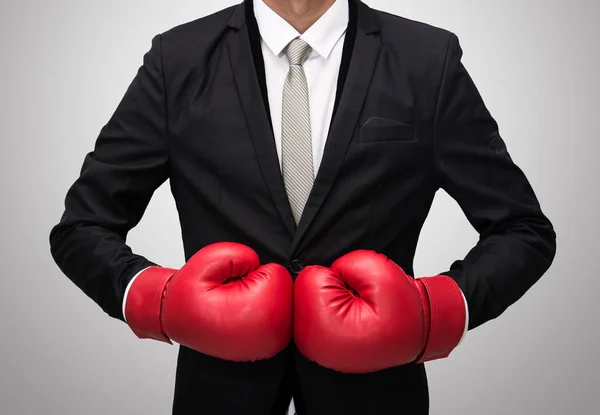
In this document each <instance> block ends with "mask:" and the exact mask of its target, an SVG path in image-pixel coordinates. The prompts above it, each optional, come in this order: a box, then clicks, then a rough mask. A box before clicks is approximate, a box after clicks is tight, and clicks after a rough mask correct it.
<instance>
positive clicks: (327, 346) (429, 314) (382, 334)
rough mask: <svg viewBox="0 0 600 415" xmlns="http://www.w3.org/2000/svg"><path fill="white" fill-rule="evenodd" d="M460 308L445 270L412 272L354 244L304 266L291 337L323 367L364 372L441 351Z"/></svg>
mask: <svg viewBox="0 0 600 415" xmlns="http://www.w3.org/2000/svg"><path fill="white" fill-rule="evenodd" d="M465 322H466V310H465V303H464V298H463V296H462V293H461V291H460V288H459V287H458V285H457V284H456V283H455V282H454V280H452V279H451V278H450V277H446V276H436V277H427V278H421V279H413V278H412V277H410V276H408V275H407V274H406V273H405V272H404V271H403V270H402V268H400V267H399V266H398V265H396V264H395V263H394V262H393V261H391V260H389V259H388V258H387V257H386V256H385V255H383V254H378V253H376V252H373V251H365V250H360V251H354V252H351V253H349V254H346V255H344V256H342V257H341V258H339V259H338V260H336V261H335V262H334V263H333V265H332V266H331V268H325V267H321V266H310V267H306V268H305V269H304V270H303V271H302V272H301V273H300V275H298V278H297V279H296V282H295V286H294V339H295V342H296V345H297V346H298V350H299V351H300V352H301V353H302V354H303V355H304V356H305V357H306V358H307V359H309V360H312V361H314V362H316V363H318V364H319V365H321V366H323V367H327V368H330V369H333V370H337V371H339V372H345V373H367V372H375V371H378V370H382V369H386V368H389V367H394V366H400V365H404V364H407V363H411V362H418V363H420V362H423V361H427V360H431V359H437V358H441V357H446V356H448V354H449V353H450V352H451V351H452V349H454V348H455V347H456V346H457V345H458V343H459V342H460V339H461V338H462V335H463V332H464V328H465Z"/></svg>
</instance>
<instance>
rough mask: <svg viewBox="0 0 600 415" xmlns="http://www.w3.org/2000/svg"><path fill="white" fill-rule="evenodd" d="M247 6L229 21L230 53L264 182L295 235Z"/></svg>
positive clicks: (228, 44) (237, 10)
mask: <svg viewBox="0 0 600 415" xmlns="http://www.w3.org/2000/svg"><path fill="white" fill-rule="evenodd" d="M251 5H252V3H251V2H250V6H251ZM245 6H246V7H248V4H240V5H239V6H238V7H237V8H236V10H235V11H234V13H233V15H232V16H231V18H230V20H229V26H230V27H232V28H234V29H235V30H233V31H231V33H230V36H228V38H227V40H226V47H227V52H228V54H229V59H230V61H231V66H232V68H231V69H232V71H233V75H234V78H235V83H236V85H237V90H238V94H239V98H240V102H241V104H242V108H243V111H244V114H245V117H246V123H247V125H248V129H249V132H250V136H251V137H252V142H253V145H254V150H255V151H256V156H257V158H258V162H259V164H260V168H261V171H262V174H263V177H264V180H265V182H266V183H267V187H268V188H269V192H270V193H271V197H272V199H273V202H274V203H275V206H276V207H277V210H278V212H279V214H280V216H281V218H282V219H283V221H284V223H285V225H286V228H287V229H288V231H289V232H290V235H293V233H294V230H295V228H296V224H295V222H294V217H293V214H292V210H291V208H290V204H289V202H288V198H287V194H286V191H285V187H284V184H283V178H282V176H281V170H280V168H279V159H278V157H277V149H276V146H275V138H274V137H273V130H272V128H271V125H270V124H269V118H268V114H267V113H266V111H265V106H264V105H263V104H264V102H263V97H262V95H261V90H260V85H259V83H258V79H257V76H256V68H255V67H254V59H253V56H252V50H251V46H250V37H249V33H248V25H247V24H246V19H245V10H244V7H245Z"/></svg>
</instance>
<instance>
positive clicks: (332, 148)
mask: <svg viewBox="0 0 600 415" xmlns="http://www.w3.org/2000/svg"><path fill="white" fill-rule="evenodd" d="M350 1H353V0H350ZM355 6H356V7H357V13H358V16H357V18H358V23H357V24H358V25H357V31H356V40H355V43H354V47H353V49H352V57H351V59H350V65H349V68H348V75H347V77H346V81H345V84H344V87H343V91H342V95H341V98H340V102H339V106H338V108H337V111H336V113H335V115H334V118H333V120H332V124H331V128H330V130H329V135H328V137H327V141H326V144H325V149H324V152H323V159H322V160H321V165H320V167H319V171H318V173H317V177H316V178H315V182H314V184H313V188H312V191H311V193H310V196H309V198H308V201H307V203H306V206H305V207H304V211H303V212H302V218H301V219H300V223H299V224H298V228H297V229H296V232H295V234H294V240H293V242H292V249H291V253H292V254H293V253H294V252H295V251H296V250H297V248H298V245H299V243H300V241H301V240H302V238H303V237H304V235H305V234H306V231H307V230H308V228H309V226H310V224H311V223H312V221H313V219H314V218H315V216H316V214H317V212H318V211H319V209H320V208H321V206H322V205H323V203H324V201H325V199H326V197H327V195H328V194H329V191H330V190H331V187H332V186H333V183H334V181H335V178H336V176H337V173H338V170H339V168H340V166H341V164H342V161H343V159H344V156H345V154H346V150H347V149H348V145H349V143H350V140H351V139H352V136H353V133H354V129H355V126H356V123H357V121H358V117H359V115H360V111H361V108H362V105H363V102H364V99H365V96H366V94H367V91H368V89H369V84H370V82H371V77H372V76H373V72H374V70H375V65H376V62H377V57H378V56H379V48H380V45H379V38H378V37H377V36H373V35H372V34H373V33H375V32H377V30H378V27H377V24H376V22H375V16H374V15H373V11H372V10H371V9H370V8H369V7H368V6H366V5H365V4H363V3H362V2H360V1H356V3H355Z"/></svg>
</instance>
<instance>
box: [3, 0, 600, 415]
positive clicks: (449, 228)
mask: <svg viewBox="0 0 600 415" xmlns="http://www.w3.org/2000/svg"><path fill="white" fill-rule="evenodd" d="M367 2H368V4H369V5H371V6H372V7H375V8H379V9H383V10H387V11H390V12H392V13H396V14H400V15H403V16H406V17H409V18H412V19H416V20H421V21H425V22H428V23H430V24H433V25H437V26H441V27H444V28H447V29H449V30H452V31H454V32H455V33H456V34H457V35H458V36H459V38H460V40H461V44H462V47H463V49H464V58H463V61H464V63H465V64H466V66H467V68H468V69H469V71H470V73H471V75H472V77H473V78H474V80H475V82H476V84H477V86H478V88H479V89H480V91H481V93H482V95H483V97H484V99H485V101H486V104H487V105H488V107H489V109H490V110H491V112H492V114H493V115H494V116H495V118H496V119H497V120H498V122H499V125H500V129H501V133H502V135H503V137H504V139H505V141H506V143H507V146H508V149H509V152H510V153H511V155H512V157H513V159H514V160H515V161H516V162H517V163H518V164H519V165H520V166H521V167H522V168H523V170H524V171H525V173H526V174H527V176H528V178H529V179H530V181H531V183H532V184H533V187H534V189H535V190H536V193H537V195H538V197H539V199H540V201H541V203H542V207H543V209H544V212H545V213H546V214H547V215H548V216H549V217H550V219H551V220H552V221H553V223H554V224H555V227H556V230H557V234H558V254H557V257H556V260H555V262H554V264H553V266H552V267H551V269H550V271H549V272H548V273H547V274H546V275H545V276H544V277H543V278H542V280H540V282H539V283H538V284H537V285H536V286H535V287H534V288H533V289H531V290H530V291H529V292H528V293H527V294H526V295H525V297H524V298H523V299H521V301H519V302H518V303H517V304H515V305H514V306H512V307H510V308H509V309H508V310H507V311H506V312H505V313H504V314H503V315H502V316H501V317H500V318H498V319H496V320H494V321H491V322H488V323H487V324H485V325H484V326H482V327H480V328H478V329H476V330H474V331H472V332H470V333H469V334H468V336H467V338H466V339H465V340H464V342H463V343H462V344H461V345H460V347H459V348H458V349H457V350H456V351H455V352H454V353H453V354H452V355H451V357H450V358H448V359H446V360H443V361H436V362H432V363H429V364H428V365H427V369H428V373H429V379H430V389H431V408H432V409H431V413H432V414H434V415H435V414H478V415H479V414H483V415H496V414H498V415H500V414H507V413H510V414H517V415H519V414H545V415H550V414H593V413H598V411H599V409H598V407H599V406H598V394H599V392H600V390H599V389H600V388H599V383H600V363H599V362H600V358H599V357H598V352H597V350H596V349H597V345H598V340H599V336H598V335H599V327H600V324H599V323H598V319H599V317H600V316H599V311H600V306H599V305H598V299H599V297H600V292H599V289H600V282H599V281H600V280H599V277H598V273H599V272H600V265H599V264H598V260H599V257H600V255H598V254H599V248H600V243H599V242H598V231H599V230H600V229H599V224H600V220H599V219H598V203H599V202H600V199H599V193H600V186H599V177H598V176H599V173H600V170H599V169H598V151H599V150H600V145H599V140H600V138H599V137H598V116H599V114H600V104H599V100H598V96H599V95H600V82H599V80H598V76H599V74H600V67H599V66H600V41H599V39H600V29H599V26H598V20H600V12H599V11H600V4H599V3H598V2H597V0H588V1H586V0H554V1H552V0H550V1H541V0H531V1H527V2H523V1H520V0H505V1H503V2H498V1H492V0H480V1H478V2H474V1H471V0H454V1H447V0H430V1H414V0H413V1H409V0H402V1H393V0H389V1H384V0H371V1H367ZM0 4H1V8H0V50H1V51H2V54H1V56H0V60H1V65H0V139H1V149H0V186H1V188H0V195H1V196H0V200H1V209H2V210H1V214H0V248H1V249H0V255H1V258H0V259H1V261H0V264H1V269H2V271H1V277H0V316H1V323H0V332H1V333H2V339H1V341H0V413H1V414H5V415H20V414H63V415H67V414H89V415H95V414H106V413H113V414H150V415H152V414H167V413H169V411H170V408H171V400H172V397H173V384H174V373H175V359H176V354H177V347H176V346H169V345H167V344H164V343H158V342H153V341H149V340H144V341H142V340H138V339H137V338H136V337H135V336H134V335H133V334H132V333H131V332H130V330H129V328H128V327H127V326H126V325H125V324H123V323H121V322H119V321H117V320H114V319H111V318H109V317H108V316H106V315H105V314H104V313H103V312H102V311H101V309H100V308H99V307H98V306H96V305H95V304H94V303H93V302H92V300H90V299H88V298H87V297H86V296H85V295H84V294H82V293H81V292H80V291H79V290H78V289H77V288H76V287H75V285H74V284H72V283H71V282H70V281H69V280H68V279H67V278H66V277H64V276H63V275H62V274H61V272H60V271H59V269H58V268H57V267H56V265H55V264H54V262H53V260H52V258H51V257H50V253H49V244H48V233H49V231H50V228H51V227H52V226H53V225H54V224H55V223H56V222H57V221H58V219H59V217H60V214H61V213H62V209H63V205H62V203H63V198H64V196H65V192H66V191H67V188H68V186H69V185H70V184H71V183H72V182H73V180H74V179H75V178H76V177H77V175H78V173H79V169H80V166H81V163H82V161H83V157H84V155H85V153H87V152H88V151H90V150H91V149H92V147H93V144H94V141H95V139H96V136H97V134H98V133H99V131H100V128H101V127H102V126H103V125H104V124H105V123H106V122H107V121H108V119H109V117H110V116H111V114H112V113H113V111H114V109H115V108H116V105H117V103H118V102H119V100H120V99H121V97H122V96H123V94H124V92H125V90H126V88H127V86H128V85H129V83H130V81H131V80H132V78H133V76H134V75H135V73H136V71H137V68H138V66H139V65H140V64H141V62H142V56H143V54H144V53H145V52H146V51H147V50H148V49H149V47H150V40H151V38H152V36H153V35H154V34H156V33H159V32H162V31H165V30H167V29H169V28H171V27H173V26H175V25H177V24H180V23H183V22H186V21H189V20H193V19H195V18H197V17H200V16H203V15H206V14H209V13H211V12H213V11H216V10H218V9H221V8H224V7H226V6H229V5H231V4H234V2H233V1H206V0H196V1H188V0H180V1H158V0H153V1H150V0H144V1H142V0H128V1H125V2H124V1H117V0H105V1H90V0H77V1H75V0H56V1H41V0H8V1H7V0H2V1H1V3H0ZM476 241H477V234H476V233H475V232H474V231H473V229H472V228H471V227H470V225H469V224H468V222H467V221H466V219H465V218H464V216H463V214H462V212H461V210H460V208H459V207H458V205H457V204H456V203H455V202H454V201H453V200H452V199H451V198H450V197H448V196H447V195H446V194H444V193H442V192H440V193H439V194H438V196H437V197H436V200H435V203H434V206H433V210H432V211H431V214H430V216H429V218H428V220H427V222H426V225H425V228H424V230H423V233H422V236H421V238H420V245H419V249H418V251H417V257H416V263H415V270H416V273H417V274H419V275H425V274H432V273H436V272H439V271H441V270H444V269H446V268H447V267H448V266H449V265H450V264H451V263H452V261H453V260H455V259H458V258H462V257H463V256H464V255H465V254H466V252H467V251H468V249H469V248H471V247H472V246H473V245H474V244H475V243H476ZM128 242H129V243H130V245H131V246H132V247H133V248H134V250H135V251H136V252H138V253H140V254H143V255H145V256H147V257H148V258H151V259H152V260H153V261H156V262H158V263H161V264H162V265H165V266H173V267H179V266H180V265H182V264H183V261H184V259H183V250H182V243H181V234H180V228H179V222H178V219H177V215H176V210H175V206H174V203H173V200H172V197H171V194H170V191H169V188H168V185H166V186H163V187H162V188H160V189H159V190H158V191H157V192H156V194H155V196H154V198H153V199H152V201H151V203H150V206H149V208H148V210H147V213H146V215H145V216H144V219H143V220H142V222H141V224H140V225H139V226H138V227H137V228H136V229H134V230H133V231H132V232H131V234H130V238H129V240H128ZM401 406H402V402H398V407H399V408H401Z"/></svg>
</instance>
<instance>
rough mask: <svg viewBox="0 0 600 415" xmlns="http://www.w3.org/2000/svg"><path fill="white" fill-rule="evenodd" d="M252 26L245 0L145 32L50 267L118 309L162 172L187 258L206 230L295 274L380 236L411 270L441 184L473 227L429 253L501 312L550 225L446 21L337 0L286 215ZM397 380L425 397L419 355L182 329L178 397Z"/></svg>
mask: <svg viewBox="0 0 600 415" xmlns="http://www.w3.org/2000/svg"><path fill="white" fill-rule="evenodd" d="M259 42H260V41H259V34H258V29H257V26H256V21H255V19H254V16H253V14H252V4H251V2H250V1H245V2H244V3H242V4H240V5H237V6H233V7H230V8H227V9H225V10H222V11H220V12H218V13H215V14H213V15H210V16H206V17H203V18H200V19H197V20H194V21H191V22H188V23H185V24H182V25H180V26H177V27H174V28H172V29H170V30H168V31H166V32H164V33H162V34H159V35H157V36H155V37H154V38H153V40H152V46H151V48H150V50H149V51H148V52H147V53H146V54H145V56H144V61H143V65H142V66H141V67H140V68H139V71H138V73H137V75H136V77H135V78H134V79H133V81H132V83H131V85H130V86H129V88H128V89H127V91H126V93H125V95H124V97H123V98H122V101H121V102H120V104H119V105H118V108H117V109H116V111H115V112H114V114H113V115H112V117H111V118H110V120H109V121H108V123H107V124H106V125H105V126H104V127H103V128H102V130H101V131H100V134H99V136H98V139H97V141H96V145H95V148H94V150H93V151H92V152H90V153H89V154H88V155H87V156H86V158H85V161H84V163H83V167H82V170H81V175H80V177H79V178H78V179H77V180H76V181H75V183H74V184H73V186H72V187H71V188H70V190H69V191H68V193H67V196H66V201H65V212H64V215H63V216H62V218H61V220H60V223H58V224H57V225H56V226H55V227H54V228H53V229H52V231H51V235H50V242H51V251H52V254H53V256H54V258H55V260H56V262H57V264H58V265H59V266H60V268H61V269H62V271H63V272H64V273H65V274H66V275H67V276H68V277H69V278H70V279H71V280H72V281H73V282H74V283H75V284H77V285H78V286H79V287H80V288H81V289H82V290H83V291H84V292H85V293H86V294H87V295H89V296H90V297H91V298H92V299H93V300H94V301H96V302H97V303H98V304H99V305H100V306H101V307H102V308H103V309H104V310H105V311H106V313H108V314H109V315H111V316H113V317H115V318H119V319H122V318H123V316H122V314H121V305H122V301H123V294H124V290H125V287H126V286H127V283H128V282H129V281H130V279H131V278H132V277H133V276H134V275H135V274H136V273H137V272H138V271H140V270H141V269H143V268H144V267H147V266H149V265H153V264H154V263H153V262H152V261H151V260H149V259H146V258H144V257H142V256H140V255H136V254H134V253H133V252H132V251H131V249H130V248H129V247H128V246H127V245H126V236H127V233H128V231H129V230H130V229H131V228H133V227H134V226H135V225H136V224H137V223H138V222H139V221H140V219H141V217H142V215H143V213H144V210H145V208H146V206H147V204H148V203H149V200H150V198H151V196H152V194H153V192H154V191H155V189H156V188H158V187H159V186H160V185H161V184H162V183H163V182H165V181H166V180H167V179H169V180H170V186H171V190H172V194H173V197H174V198H175V201H176V205H177V209H178V212H179V217H180V222H181V230H182V235H183V242H184V248H185V257H186V260H187V259H189V257H191V256H192V255H193V254H194V253H195V252H196V251H198V250H199V249H200V248H202V247H203V246H205V245H207V244H210V243H213V242H217V241H237V242H240V243H244V244H247V245H249V246H251V247H252V248H254V249H255V250H256V251H257V252H258V254H259V256H260V258H261V260H262V261H264V262H277V263H280V264H284V265H286V266H289V267H290V270H291V272H292V275H294V276H295V275H296V274H297V273H298V272H299V271H300V270H301V269H302V267H303V266H306V265H313V264H320V265H330V264H331V263H332V262H333V261H334V260H335V259H336V258H337V257H339V256H341V255H343V254H345V253H347V252H349V251H352V250H355V249H372V250H375V251H378V252H381V253H384V254H385V255H387V256H388V257H389V258H391V259H392V260H394V261H395V262H396V263H398V264H399V265H400V266H402V267H403V268H404V269H405V270H406V271H407V272H408V273H410V274H412V273H413V257H414V253H415V247H416V245H417V239H418V236H419V232H420V230H421V228H422V225H423V222H424V221H425V218H426V217H427V214H428V211H429V209H430V206H431V203H432V201H433V198H434V195H435V193H436V192H437V191H438V190H439V189H444V190H445V191H446V192H447V193H448V194H449V195H450V196H451V197H453V198H454V199H455V200H456V201H457V202H458V204H459V205H460V207H461V208H462V210H463V211H464V213H465V215H466V216H467V218H468V220H469V222H470V223H471V224H472V226H473V227H474V228H475V229H476V230H477V231H478V232H479V234H480V239H479V242H478V243H477V245H476V246H475V247H473V249H472V250H471V251H470V252H469V253H468V254H467V255H466V257H465V258H463V259H460V260H457V261H456V262H454V263H453V264H452V265H451V266H450V267H449V269H448V270H440V272H441V273H444V274H446V275H449V276H451V277H452V278H454V279H455V280H456V281H457V283H458V284H459V286H460V287H461V289H462V291H463V292H464V294H465V296H466V299H467V302H468V307H469V315H470V324H469V328H470V329H473V328H475V327H477V326H479V325H481V324H482V323H484V322H486V321H488V320H490V319H493V318H495V317H497V316H498V315H500V314H501V313H502V312H503V311H504V310H505V309H506V308H507V307H508V306H509V305H511V304H512V303H514V302H515V301H516V300H518V299H519V298H520V297H521V296H522V295H523V294H524V293H525V292H526V291H527V290H528V289H529V288H530V287H531V286H532V285H533V284H534V283H535V282H536V281H537V280H538V279H539V278H540V277H541V276H542V274H543V273H544V272H545V271H546V270H547V268H548V267H549V265H550V263H551V261H552V259H553V257H554V253H555V232H554V230H553V227H552V225H551V223H550V222H549V220H548V219H547V218H546V216H545V215H544V214H543V213H542V211H541V209H540V206H539V204H538V201H537V199H536V196H535V194H534V191H533V190H532V188H531V186H530V184H529V183H528V181H527V179H526V177H525V176H524V174H523V172H522V171H521V170H520V169H519V167H517V166H516V165H515V164H514V163H513V161H512V160H511V158H510V156H509V154H508V153H507V151H506V147H505V145H504V142H503V140H502V138H501V136H500V134H499V129H498V125H497V124H496V122H495V120H494V119H493V118H492V116H491V115H490V113H489V112H488V110H487V109H486V107H485V105H484V102H483V100H482V98H481V96H480V94H479V93H478V91H477V89H476V87H475V85H474V84H473V81H472V80H471V78H470V77H469V75H468V73H467V71H466V70H465V68H464V67H463V65H462V64H461V54H462V51H461V48H460V45H459V41H458V39H457V37H456V36H455V35H454V34H453V33H451V32H448V31H446V30H443V29H439V28H435V27H432V26H429V25H426V24H423V23H419V22H415V21H411V20H408V19H405V18H401V17H398V16H394V15H391V14H387V13H384V12H381V11H376V10H372V9H370V8H369V7H368V6H366V5H365V4H363V3H362V2H360V1H354V0H351V1H350V24H349V27H348V32H347V36H346V40H345V45H344V48H345V51H344V57H343V60H342V67H341V69H340V76H339V82H338V94H337V98H336V105H335V110H334V116H333V119H332V123H331V127H330V131H329V135H328V138H327V142H326V146H325V151H324V155H323V160H322V162H321V167H320V169H319V171H318V175H317V177H316V179H315V183H314V187H313V189H312V193H311V194H310V197H309V199H308V202H307V204H306V207H305V210H304V213H303V216H302V219H301V221H300V223H299V225H298V226H297V227H296V226H295V224H294V220H293V217H292V213H291V210H290V206H289V204H288V200H287V197H286V193H285V189H284V185H283V181H282V177H281V173H280V169H279V163H278V159H277V154H276V148H275V144H274V139H273V132H272V128H271V123H270V118H269V111H268V102H267V98H266V97H267V96H266V85H265V79H264V78H265V76H264V67H263V61H262V56H261V52H260V43H259ZM399 391H403V392H402V393H404V395H406V397H405V398H404V399H405V401H406V403H405V404H404V405H408V406H412V407H413V408H414V412H413V413H426V411H427V385H426V379H425V372H424V369H423V366H422V365H406V366H404V367H402V368H393V369H390V370H387V371H382V372H378V373H376V374H370V375H353V376H342V375H340V374H337V373H334V372H331V371H327V370H323V369H321V368H319V367H317V366H316V365H313V364H311V363H310V362H307V361H306V360H304V359H303V358H302V357H301V356H299V355H298V354H297V352H296V351H295V349H294V348H293V345H291V346H290V348H289V349H288V350H286V351H284V352H282V353H281V354H280V355H278V356H277V357H276V358H274V359H271V360H269V361H267V362H258V363H253V364H231V363H228V362H223V361H220V360H218V359H213V358H210V357H208V356H204V355H201V354H199V353H196V352H193V351H191V350H189V349H186V348H184V347H181V348H180V354H179V360H178V368H177V380H176V387H175V403H174V410H175V412H178V413H186V412H185V411H186V410H188V409H190V408H195V409H196V410H201V409H202V410H204V412H201V413H207V414H208V413H211V414H212V413H215V414H216V413H219V414H225V413H265V414H268V413H274V414H275V413H277V414H279V413H282V411H284V410H285V409H284V408H285V407H286V405H287V402H288V401H289V397H290V395H291V394H294V395H295V396H296V399H295V400H296V405H297V407H298V409H299V412H305V411H307V410H308V411H309V413H315V414H316V413H342V411H346V412H344V413H360V414H365V413H379V411H383V410H384V408H385V407H386V406H388V405H393V406H398V405H400V403H401V402H402V400H401V399H400V398H401V397H402V394H401V393H400V392H399ZM331 411H333V412H331ZM419 411H420V412H419Z"/></svg>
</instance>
